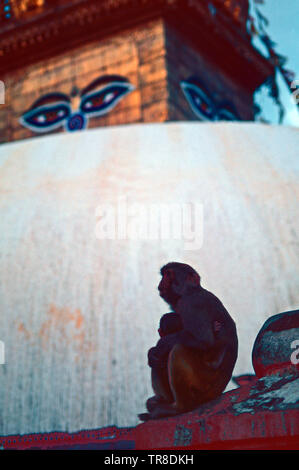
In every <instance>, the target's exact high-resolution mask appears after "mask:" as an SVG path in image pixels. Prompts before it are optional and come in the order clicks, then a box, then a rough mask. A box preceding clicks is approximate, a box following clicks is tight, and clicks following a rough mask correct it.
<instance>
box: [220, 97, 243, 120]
mask: <svg viewBox="0 0 299 470" xmlns="http://www.w3.org/2000/svg"><path fill="white" fill-rule="evenodd" d="M216 119H217V121H240V117H239V116H238V113H237V112H236V110H235V109H234V107H233V105H232V104H230V103H227V102H225V103H220V104H219V106H218V108H217V118H216Z"/></svg>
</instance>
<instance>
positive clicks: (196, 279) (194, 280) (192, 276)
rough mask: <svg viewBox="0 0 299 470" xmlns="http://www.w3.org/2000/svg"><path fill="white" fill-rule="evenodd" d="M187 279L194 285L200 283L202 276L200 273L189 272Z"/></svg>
mask: <svg viewBox="0 0 299 470" xmlns="http://www.w3.org/2000/svg"><path fill="white" fill-rule="evenodd" d="M187 281H188V283H189V284H193V285H194V286H199V285H200V277H199V275H198V274H195V273H194V274H188V276H187Z"/></svg>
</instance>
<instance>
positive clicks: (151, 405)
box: [138, 367, 174, 421]
mask: <svg viewBox="0 0 299 470" xmlns="http://www.w3.org/2000/svg"><path fill="white" fill-rule="evenodd" d="M151 376H152V387H153V390H154V392H155V395H154V396H153V397H150V398H148V400H147V402H146V408H147V410H148V411H149V413H140V414H139V415H138V417H139V419H140V420H141V421H148V420H149V419H152V418H151V416H152V413H153V412H154V411H155V409H156V408H159V407H160V406H163V405H167V404H170V403H172V402H173V399H174V398H173V395H172V392H171V389H170V385H169V381H168V370H167V367H164V368H155V367H153V368H152V372H151Z"/></svg>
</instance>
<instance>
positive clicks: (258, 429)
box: [0, 375, 299, 450]
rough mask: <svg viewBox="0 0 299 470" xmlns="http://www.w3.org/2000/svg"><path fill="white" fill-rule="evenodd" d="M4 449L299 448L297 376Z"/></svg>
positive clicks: (16, 441) (21, 439) (3, 442)
mask: <svg viewBox="0 0 299 470" xmlns="http://www.w3.org/2000/svg"><path fill="white" fill-rule="evenodd" d="M0 447H1V448H2V449H49V450H50V449H69V450H71V449H106V450H114V449H115V450H116V449H119V450H133V449H136V450H141V449H146V450H148V449H153V450H154V449H155V450H156V449H161V450H166V449H178V450H179V449H180V450H182V449H183V450H187V449H192V450H195V449H197V450H203V449H219V450H220V449H233V450H237V449H267V450H268V449H271V450H272V449H275V450H276V449H288V450H290V449H292V450H293V449H295V450H297V449H299V377H298V376H296V375H289V376H279V375H273V376H268V377H263V378H261V379H259V380H258V379H257V378H254V380H253V381H252V382H251V383H248V384H247V385H242V386H241V387H239V388H237V389H234V390H232V391H230V392H227V393H224V394H222V395H221V397H219V398H218V399H217V400H215V401H213V402H210V403H207V404H205V405H203V406H201V407H200V408H198V409H197V410H195V411H193V412H190V413H186V414H183V415H180V416H176V417H173V418H165V419H160V420H155V421H149V422H147V423H142V424H139V425H138V426H136V427H134V428H117V427H116V426H111V427H107V428H102V429H96V430H87V431H80V432H76V433H64V432H51V433H43V434H27V435H22V436H20V435H17V436H5V437H0Z"/></svg>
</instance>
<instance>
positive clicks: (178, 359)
mask: <svg viewBox="0 0 299 470" xmlns="http://www.w3.org/2000/svg"><path fill="white" fill-rule="evenodd" d="M203 367H204V364H203V360H202V358H201V354H200V353H199V352H198V351H196V352H193V351H192V350H190V348H186V347H184V346H182V345H179V344H177V345H175V346H174V347H173V349H172V350H171V353H170V355H169V359H168V376H169V383H170V388H171V391H172V394H173V397H174V401H173V402H172V403H168V404H167V403H166V404H163V403H161V404H158V405H157V406H156V407H155V409H154V410H153V411H152V412H151V413H150V416H149V417H148V419H157V418H162V417H167V416H175V415H177V414H181V413H184V412H187V411H190V410H192V409H194V408H196V407H197V406H199V404H200V403H201V402H204V401H205V398H204V395H205V388H206V387H205V384H204V381H203V377H202V374H201V371H203Z"/></svg>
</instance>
